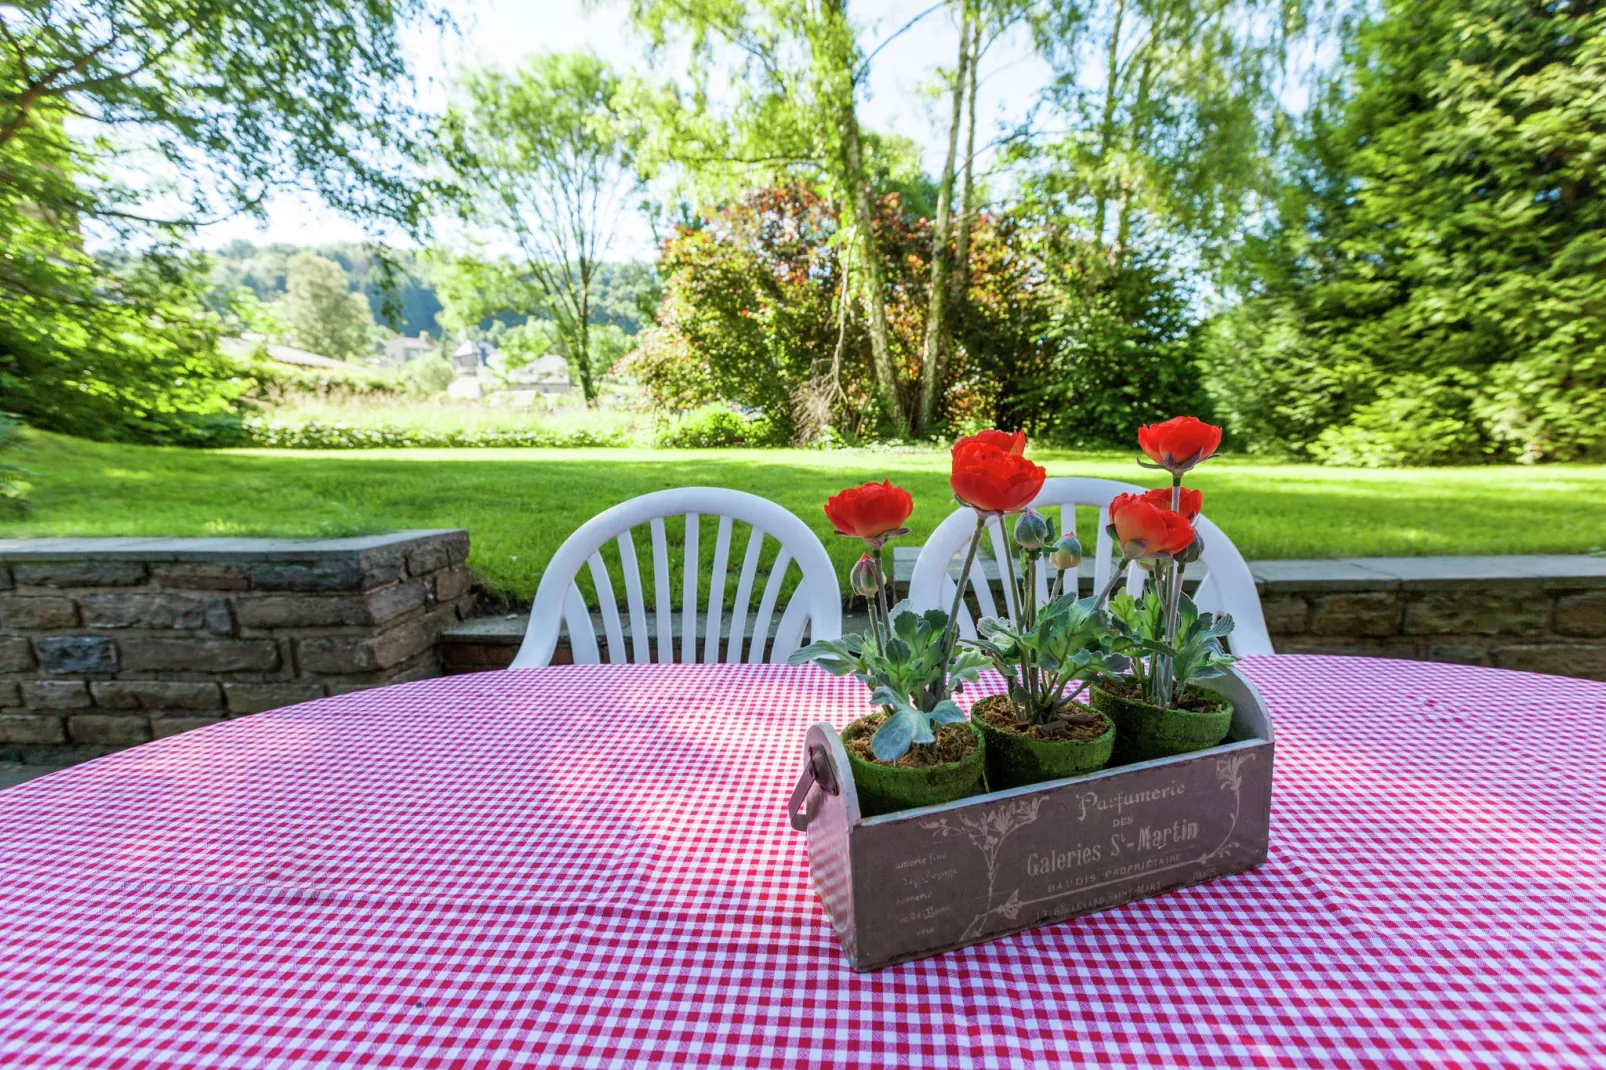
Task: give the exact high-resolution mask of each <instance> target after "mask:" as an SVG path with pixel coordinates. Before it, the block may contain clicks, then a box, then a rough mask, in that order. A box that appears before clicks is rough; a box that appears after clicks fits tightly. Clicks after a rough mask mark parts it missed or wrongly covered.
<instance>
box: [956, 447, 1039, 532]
mask: <svg viewBox="0 0 1606 1070" xmlns="http://www.w3.org/2000/svg"><path fill="white" fill-rule="evenodd" d="M1025 451H1026V435H1025V434H1024V433H1023V432H1020V431H1017V432H1015V433H1014V434H1013V435H1011V434H1008V433H1006V432H1003V431H983V432H981V433H980V434H976V435H970V436H969V437H967V438H962V439H960V440H959V441H958V442H956V443H954V451H953V472H952V474H951V475H950V476H949V477H948V485H949V486H951V487H952V488H953V490H954V497H956V498H958V499H959V500H960V501H961V502H964V503H965V504H966V505H968V506H970V507H971V508H972V509H979V510H981V511H982V512H984V513H1016V512H1019V511H1020V510H1022V509H1024V508H1026V506H1028V505H1029V504H1031V501H1032V499H1033V498H1035V497H1037V492H1038V491H1040V490H1042V489H1043V480H1044V478H1045V477H1047V475H1048V473H1047V472H1045V471H1043V469H1042V467H1041V466H1040V465H1035V464H1033V463H1032V462H1031V461H1028V460H1027V459H1026V458H1025V457H1024V456H1022V454H1024V453H1025Z"/></svg>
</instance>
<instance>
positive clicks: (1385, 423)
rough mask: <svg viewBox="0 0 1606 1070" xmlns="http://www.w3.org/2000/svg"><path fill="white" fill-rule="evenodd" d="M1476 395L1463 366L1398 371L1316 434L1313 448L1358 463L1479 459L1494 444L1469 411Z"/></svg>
mask: <svg viewBox="0 0 1606 1070" xmlns="http://www.w3.org/2000/svg"><path fill="white" fill-rule="evenodd" d="M1476 395H1477V380H1476V378H1475V377H1473V376H1472V375H1470V374H1468V373H1466V372H1459V371H1455V370H1450V371H1447V372H1444V373H1443V374H1441V375H1439V376H1438V377H1436V378H1430V377H1428V376H1425V375H1410V374H1406V375H1401V376H1399V377H1398V378H1395V379H1392V380H1390V381H1389V382H1387V383H1385V384H1384V385H1383V387H1382V388H1381V389H1380V390H1379V391H1378V393H1377V397H1376V398H1375V399H1373V400H1372V401H1369V402H1367V403H1366V404H1365V405H1361V406H1359V407H1357V408H1356V409H1355V410H1354V411H1353V412H1352V413H1351V414H1350V418H1349V422H1348V423H1346V424H1344V425H1343V426H1341V427H1329V428H1327V429H1326V430H1324V431H1323V432H1322V433H1321V434H1320V435H1318V436H1316V441H1315V442H1313V443H1312V444H1311V448H1310V449H1311V453H1312V454H1313V455H1314V456H1315V457H1316V459H1317V460H1319V461H1322V462H1324V463H1326V464H1340V465H1351V466H1355V467H1362V468H1397V467H1404V466H1409V465H1422V464H1477V463H1479V462H1481V461H1485V460H1487V459H1488V457H1489V455H1490V454H1491V453H1492V452H1493V446H1492V445H1491V443H1490V442H1489V440H1488V438H1487V437H1486V436H1485V435H1483V434H1481V433H1480V428H1479V426H1478V422H1477V421H1476V420H1474V419H1473V417H1472V411H1471V409H1472V399H1473V398H1474V397H1475V396H1476Z"/></svg>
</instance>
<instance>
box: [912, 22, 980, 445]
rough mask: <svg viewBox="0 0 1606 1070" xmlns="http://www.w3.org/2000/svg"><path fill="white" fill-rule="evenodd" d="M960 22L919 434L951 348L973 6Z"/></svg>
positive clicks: (926, 425) (929, 418)
mask: <svg viewBox="0 0 1606 1070" xmlns="http://www.w3.org/2000/svg"><path fill="white" fill-rule="evenodd" d="M963 10H964V14H963V15H962V16H961V18H960V22H959V65H958V67H957V68H956V69H955V71H954V89H953V108H952V114H951V116H950V118H949V122H948V156H947V158H946V159H945V160H944V161H943V165H942V178H941V180H940V181H939V183H938V185H937V217H936V219H934V220H933V221H932V226H931V292H930V296H929V298H928V300H927V303H926V345H925V352H924V354H923V356H922V359H921V364H920V410H919V412H918V414H917V415H916V419H915V433H916V434H919V435H927V434H930V433H931V429H932V426H933V425H934V424H935V423H936V420H937V398H938V395H939V394H941V392H942V382H943V366H942V363H943V354H944V353H946V352H947V349H948V338H947V334H948V326H947V310H948V288H949V281H948V280H949V274H950V273H951V272H952V270H953V254H952V252H951V251H950V250H949V248H948V223H949V218H950V216H951V215H952V212H953V199H954V155H955V154H956V153H957V152H958V151H959V126H960V123H961V122H962V121H963V119H964V106H965V86H966V83H967V82H968V80H969V76H970V70H969V68H970V5H969V4H968V3H967V4H965V6H964V9H963Z"/></svg>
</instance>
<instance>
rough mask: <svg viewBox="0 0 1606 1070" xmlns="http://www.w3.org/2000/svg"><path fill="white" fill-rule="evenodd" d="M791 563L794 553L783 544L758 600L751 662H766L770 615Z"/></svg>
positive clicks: (749, 658) (749, 650) (749, 661)
mask: <svg viewBox="0 0 1606 1070" xmlns="http://www.w3.org/2000/svg"><path fill="white" fill-rule="evenodd" d="M791 565H792V555H791V553H790V552H789V551H788V550H787V549H786V547H785V546H782V547H781V551H780V553H778V554H776V555H775V564H774V565H772V566H771V567H770V578H769V582H767V583H765V584H764V596H763V597H762V598H760V599H759V600H758V616H756V617H754V618H753V642H752V645H751V646H750V647H749V648H748V651H747V660H748V663H749V664H752V665H762V664H764V647H765V645H766V644H767V643H768V641H769V637H770V617H772V616H773V615H774V614H775V600H776V599H777V598H779V597H780V595H781V584H782V582H783V581H784V578H785V576H786V570H787V569H788V568H790V567H791ZM840 630H841V629H840V628H839V629H838V632H839V633H840Z"/></svg>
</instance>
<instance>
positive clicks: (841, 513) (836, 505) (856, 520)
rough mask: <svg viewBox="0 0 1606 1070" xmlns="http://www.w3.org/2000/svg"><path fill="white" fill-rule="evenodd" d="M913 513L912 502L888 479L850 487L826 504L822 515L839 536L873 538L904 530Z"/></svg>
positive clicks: (907, 495) (913, 503)
mask: <svg viewBox="0 0 1606 1070" xmlns="http://www.w3.org/2000/svg"><path fill="white" fill-rule="evenodd" d="M914 511H915V502H914V499H913V498H911V497H910V496H909V492H908V491H906V490H904V489H903V488H902V487H894V486H893V485H892V481H891V480H883V481H882V482H880V483H866V484H864V486H862V487H849V488H848V489H847V490H845V491H843V492H842V493H841V494H835V495H832V496H831V497H830V498H827V499H826V501H825V516H826V519H828V520H830V521H831V526H832V527H833V528H835V529H836V533H837V534H838V535H851V536H854V537H855V538H860V539H874V538H879V537H880V536H882V535H885V534H887V533H888V532H891V531H896V530H898V529H899V528H901V527H903V522H904V521H905V520H908V519H909V514H910V513H912V512H914Z"/></svg>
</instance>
